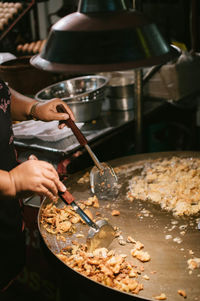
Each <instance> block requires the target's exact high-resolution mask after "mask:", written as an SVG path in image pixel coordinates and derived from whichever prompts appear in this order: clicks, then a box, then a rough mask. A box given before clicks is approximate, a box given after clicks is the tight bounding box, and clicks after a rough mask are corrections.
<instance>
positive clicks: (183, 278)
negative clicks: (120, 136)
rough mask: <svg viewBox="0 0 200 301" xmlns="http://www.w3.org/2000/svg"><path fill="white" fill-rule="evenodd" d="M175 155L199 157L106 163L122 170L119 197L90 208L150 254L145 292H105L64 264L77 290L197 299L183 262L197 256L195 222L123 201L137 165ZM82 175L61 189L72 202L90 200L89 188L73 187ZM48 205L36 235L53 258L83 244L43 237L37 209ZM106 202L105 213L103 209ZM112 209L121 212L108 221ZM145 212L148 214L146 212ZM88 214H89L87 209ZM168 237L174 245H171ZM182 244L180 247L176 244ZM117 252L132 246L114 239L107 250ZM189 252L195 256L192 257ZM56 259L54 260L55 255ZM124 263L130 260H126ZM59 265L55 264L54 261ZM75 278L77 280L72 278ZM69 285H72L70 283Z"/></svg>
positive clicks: (195, 277) (199, 283) (199, 273)
mask: <svg viewBox="0 0 200 301" xmlns="http://www.w3.org/2000/svg"><path fill="white" fill-rule="evenodd" d="M172 155H176V156H184V157H185V156H186V157H188V156H192V157H199V156H200V153H199V152H163V153H152V154H141V155H133V156H129V157H124V158H119V159H117V160H114V161H112V162H110V164H111V165H112V166H113V167H121V168H122V170H121V171H120V172H119V173H118V176H119V182H120V186H121V187H120V194H119V196H118V197H117V199H116V200H115V201H112V202H109V201H104V200H102V201H100V208H98V209H93V213H94V216H95V211H99V212H100V213H101V216H103V217H107V218H108V220H109V222H110V223H111V224H112V225H113V226H118V227H119V228H120V229H121V230H122V235H123V237H124V239H125V240H126V237H127V236H128V235H130V236H132V237H133V238H134V239H136V240H139V241H141V242H142V243H143V244H144V246H145V250H146V251H148V252H149V253H150V255H151V260H150V261H149V262H147V263H144V264H142V263H141V264H140V263H139V264H138V265H139V266H140V265H143V266H144V269H145V272H144V273H143V274H147V275H148V276H149V278H150V279H149V280H144V279H143V278H141V279H140V280H139V281H140V283H143V284H144V290H142V291H141V292H140V293H139V294H138V295H132V294H127V293H123V292H120V291H118V290H115V289H112V288H109V287H105V286H104V285H101V284H99V283H96V282H95V281H93V280H90V279H89V278H87V277H85V276H83V275H81V274H79V273H78V272H76V271H74V270H73V269H71V268H70V267H68V266H67V265H66V264H64V263H63V262H61V266H62V268H63V269H64V270H68V271H70V270H71V275H73V277H72V278H73V279H74V275H75V276H77V279H78V285H81V284H83V286H84V287H89V290H92V289H93V288H94V290H95V292H96V294H97V295H98V296H100V293H99V292H101V297H102V296H104V294H105V297H109V296H110V297H112V296H113V297H116V298H118V300H122V299H123V300H129V299H130V300H155V298H154V297H155V296H158V295H160V294H161V293H165V294H166V296H167V300H171V301H178V300H183V297H182V296H180V295H179V294H178V290H185V291H186V293H187V300H191V301H199V300H200V269H196V270H193V271H192V273H191V272H190V271H189V269H188V264H187V260H188V259H190V258H192V257H193V256H194V257H198V258H199V257H200V231H199V230H198V227H197V217H184V218H183V217H182V218H181V217H179V218H178V217H174V216H173V215H172V213H169V212H166V211H163V210H162V209H161V208H160V206H158V205H155V204H152V203H148V202H143V201H140V200H138V201H134V202H130V201H129V200H127V199H126V191H127V186H128V180H129V179H130V178H131V177H132V176H133V174H134V173H135V172H137V173H138V172H139V170H140V166H141V165H142V164H143V163H144V162H146V161H147V160H149V159H157V158H162V157H171V156H172ZM83 174H85V170H84V171H81V172H78V173H76V174H73V175H70V177H69V179H68V180H67V181H66V183H65V184H66V186H67V187H68V188H69V189H70V192H71V193H72V194H73V195H74V196H75V198H76V200H77V201H78V200H86V199H87V198H88V197H89V196H91V192H90V187H89V183H84V184H78V183H77V180H78V179H79V178H80V177H81V176H83ZM48 202H49V200H47V199H45V200H44V201H43V203H42V204H41V208H40V210H39V214H38V225H39V231H40V234H41V236H42V238H43V240H44V242H45V245H46V246H47V248H48V249H49V250H50V253H51V254H52V255H53V257H56V255H55V254H56V253H58V252H59V251H60V249H62V248H63V247H65V246H66V245H68V244H70V243H71V241H72V240H78V241H79V242H84V240H85V238H79V239H78V238H76V237H75V236H74V235H72V236H69V235H67V234H66V235H65V237H66V242H62V241H60V240H59V241H58V240H57V239H56V235H53V234H50V233H48V232H46V230H45V229H44V228H43V226H42V225H41V224H40V220H41V210H42V208H44V207H45V206H46V204H48ZM109 203H110V208H109V209H108V208H107V205H108V204H109ZM57 206H58V207H62V206H63V203H62V201H61V200H59V201H58V204H57ZM112 209H117V210H120V215H119V216H112V215H111V211H112ZM147 210H148V211H149V214H146V213H147ZM91 211H92V210H91ZM185 225H186V230H185V231H186V233H185V235H184V236H181V234H180V232H181V229H182V228H185ZM78 227H79V228H78V229H77V230H78V231H81V232H82V233H84V234H85V235H87V231H88V227H87V226H86V225H82V226H78ZM166 235H172V239H166ZM173 238H174V239H175V240H173ZM176 238H181V239H182V241H181V242H180V240H179V239H176ZM110 247H111V248H112V249H115V250H116V251H117V252H119V253H126V254H130V249H131V248H133V246H132V245H131V244H126V245H120V244H119V242H118V240H117V239H115V240H114V241H113V242H112V244H111V246H110ZM192 252H193V253H194V255H192ZM54 255H55V256H54ZM56 258H57V257H56ZM128 259H130V260H132V259H133V258H132V256H131V255H130V256H129V257H128ZM58 261H59V260H58ZM75 278H76V277H75ZM73 281H74V280H73Z"/></svg>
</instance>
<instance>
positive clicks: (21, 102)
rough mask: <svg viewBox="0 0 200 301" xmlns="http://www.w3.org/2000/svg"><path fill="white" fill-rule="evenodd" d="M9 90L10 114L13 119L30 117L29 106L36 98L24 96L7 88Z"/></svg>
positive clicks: (20, 119)
mask: <svg viewBox="0 0 200 301" xmlns="http://www.w3.org/2000/svg"><path fill="white" fill-rule="evenodd" d="M9 89H10V92H11V115H12V119H13V120H18V121H23V120H27V119H30V111H31V107H32V106H33V105H34V104H35V103H37V100H35V99H32V98H30V97H27V96H24V95H22V94H20V93H18V92H17V91H15V90H13V89H12V88H9Z"/></svg>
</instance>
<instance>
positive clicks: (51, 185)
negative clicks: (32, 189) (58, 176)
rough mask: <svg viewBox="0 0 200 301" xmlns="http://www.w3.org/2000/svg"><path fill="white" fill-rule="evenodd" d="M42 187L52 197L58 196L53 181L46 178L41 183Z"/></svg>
mask: <svg viewBox="0 0 200 301" xmlns="http://www.w3.org/2000/svg"><path fill="white" fill-rule="evenodd" d="M43 185H44V186H45V187H46V188H47V189H48V191H49V192H50V193H51V194H52V195H53V196H57V195H58V188H57V185H56V183H55V182H54V181H52V180H50V179H47V178H46V179H45V182H44V183H43Z"/></svg>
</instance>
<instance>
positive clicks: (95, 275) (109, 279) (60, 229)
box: [41, 196, 151, 294]
mask: <svg viewBox="0 0 200 301" xmlns="http://www.w3.org/2000/svg"><path fill="white" fill-rule="evenodd" d="M79 206H80V207H81V208H82V209H83V210H84V211H86V210H87V214H88V213H89V212H88V208H87V207H88V206H92V207H95V208H98V207H99V204H98V199H97V198H96V196H94V197H91V198H88V200H86V201H84V203H79ZM77 223H84V222H83V220H82V219H81V218H80V217H79V216H78V215H77V213H76V212H75V211H74V210H73V209H72V208H71V207H70V206H63V207H62V208H58V207H57V206H56V204H53V203H50V204H48V205H46V207H45V208H44V209H42V214H41V224H42V225H43V227H44V228H45V229H46V230H47V231H48V232H49V233H52V234H55V235H56V236H57V239H58V240H63V241H65V237H64V235H63V234H64V233H68V234H73V233H76V224H77ZM77 235H78V234H77ZM119 235H120V231H118V229H116V237H118V236H119ZM77 237H78V236H77ZM127 243H131V244H133V248H132V249H131V251H130V253H131V255H132V257H133V258H135V260H137V262H140V263H144V262H148V261H150V259H151V258H150V255H149V253H148V252H146V251H144V250H143V249H144V245H143V244H142V243H141V242H140V241H136V240H134V239H133V238H132V237H130V236H129V237H127ZM56 255H57V257H58V258H59V259H60V260H62V261H63V262H64V263H65V264H67V265H68V266H70V267H71V268H73V269H75V270H76V271H77V272H80V273H81V274H83V275H85V276H88V277H90V278H91V279H92V280H95V281H98V282H100V283H102V284H105V285H108V286H110V287H112V288H116V289H119V290H122V291H124V292H128V293H133V294H138V293H139V291H140V290H142V289H143V284H141V283H140V282H139V281H138V277H139V276H140V275H141V274H142V273H143V272H144V267H143V265H142V266H139V265H137V264H135V263H134V264H133V263H132V262H129V261H128V260H127V259H126V257H127V255H126V254H116V253H115V251H113V250H111V251H108V250H107V249H106V248H100V249H96V250H95V251H94V252H92V253H89V252H88V251H87V246H86V244H81V243H78V242H77V241H73V242H72V245H70V246H67V247H65V248H63V249H62V250H61V251H60V253H58V254H56ZM143 279H145V280H149V277H148V276H147V275H144V276H143Z"/></svg>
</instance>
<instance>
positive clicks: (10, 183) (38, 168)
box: [0, 160, 66, 206]
mask: <svg viewBox="0 0 200 301" xmlns="http://www.w3.org/2000/svg"><path fill="white" fill-rule="evenodd" d="M65 190H66V187H65V186H64V184H63V183H62V182H61V181H60V180H59V176H58V173H57V172H56V170H55V168H54V167H53V165H52V164H50V163H48V162H45V161H41V160H27V161H25V162H23V163H21V164H19V165H18V166H17V167H15V168H13V169H12V170H10V171H9V172H8V171H4V170H0V199H1V198H4V199H9V198H15V197H28V196H30V195H32V194H33V193H37V194H38V195H41V196H46V197H48V198H49V199H52V200H54V198H56V197H57V195H58V191H63V192H64V191H65ZM0 206H1V204H0Z"/></svg>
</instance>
